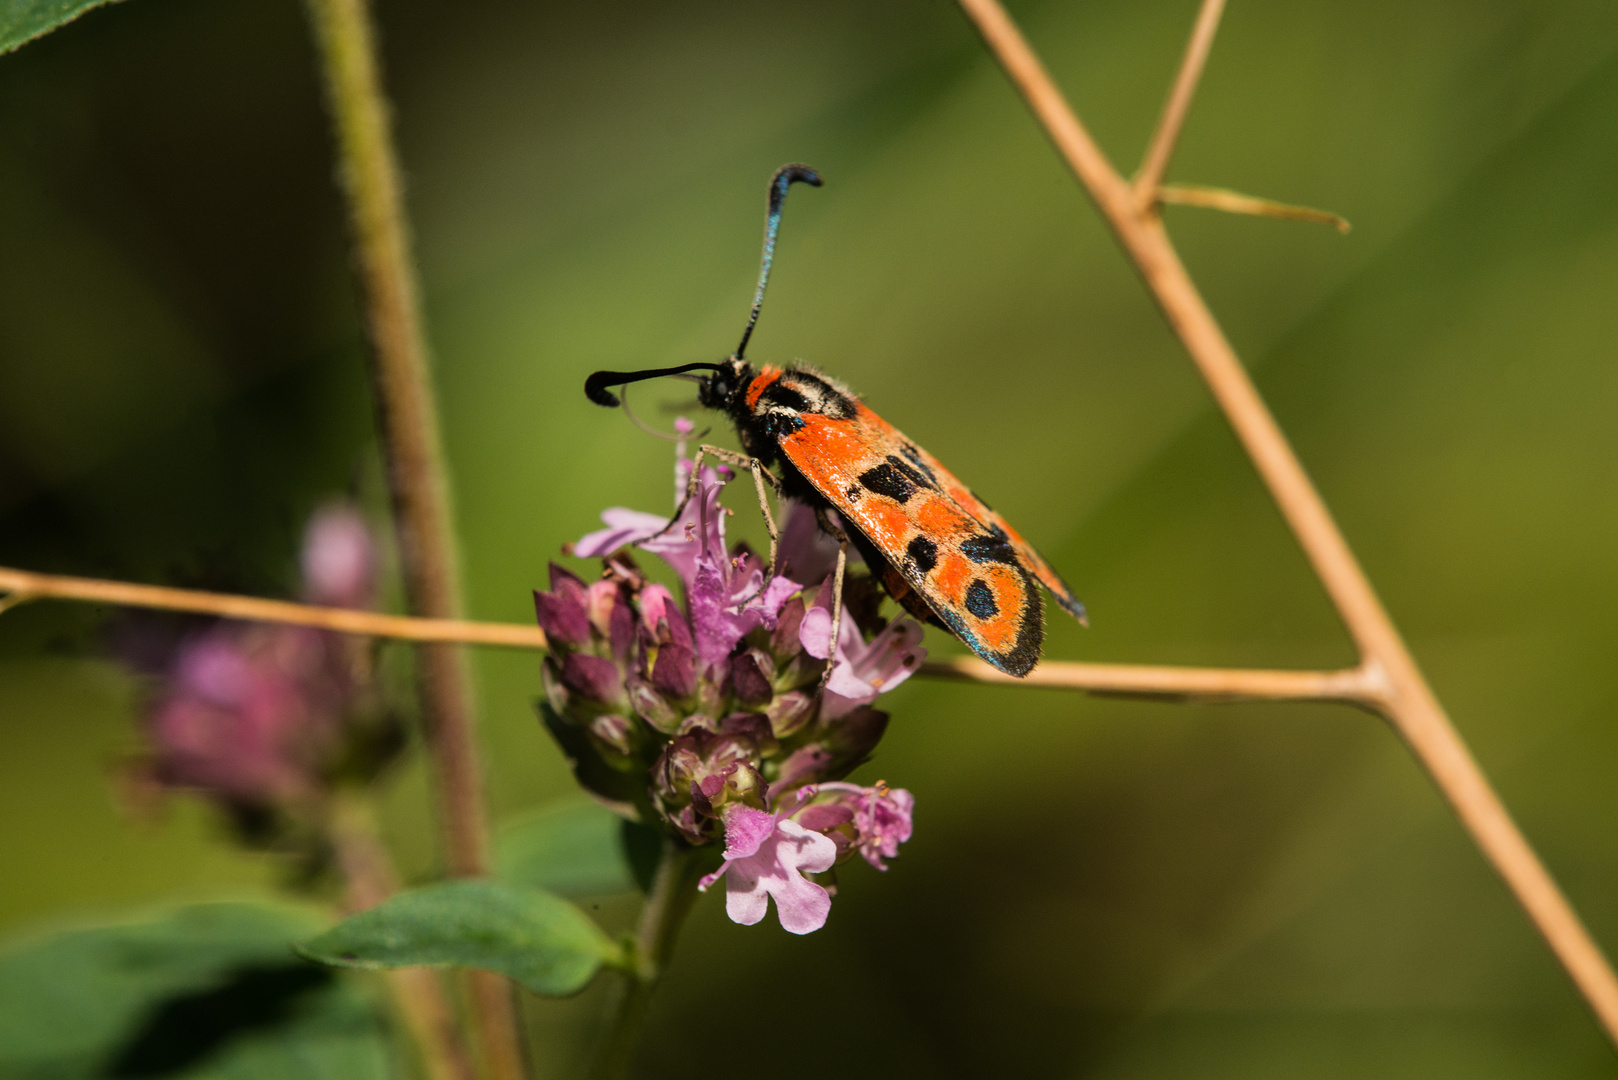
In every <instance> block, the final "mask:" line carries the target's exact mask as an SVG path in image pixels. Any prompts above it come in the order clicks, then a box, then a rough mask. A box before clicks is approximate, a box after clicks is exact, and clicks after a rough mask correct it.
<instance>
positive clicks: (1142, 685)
mask: <svg viewBox="0 0 1618 1080" xmlns="http://www.w3.org/2000/svg"><path fill="white" fill-rule="evenodd" d="M917 674H920V675H931V676H934V677H936V678H943V679H961V680H965V681H969V682H984V683H998V684H1004V685H1010V686H1030V687H1046V688H1051V689H1060V690H1085V691H1088V692H1089V693H1092V694H1104V695H1107V696H1111V697H1140V698H1159V699H1165V700H1172V701H1254V700H1264V701H1339V702H1346V703H1348V704H1351V705H1360V706H1364V707H1367V708H1370V707H1374V705H1375V703H1376V702H1377V701H1378V699H1379V696H1380V686H1379V680H1378V678H1377V677H1376V675H1375V673H1374V672H1371V671H1367V670H1366V669H1364V668H1349V669H1346V670H1342V671H1274V670H1263V669H1256V668H1192V667H1156V666H1148V665H1144V664H1081V663H1074V662H1071V661H1064V660H1044V661H1041V662H1040V665H1039V666H1038V667H1036V668H1035V669H1034V670H1033V671H1031V672H1029V673H1028V674H1027V675H1025V676H1023V677H1022V678H1020V679H1018V678H1013V677H1012V676H1010V675H1007V674H1005V673H1003V672H1000V671H996V670H995V669H994V668H993V667H990V666H989V665H988V664H986V663H984V662H983V661H982V660H979V659H978V658H977V657H975V656H962V657H954V658H952V659H948V660H929V661H927V662H925V663H924V664H922V666H921V669H920V670H919V671H918V672H917Z"/></svg>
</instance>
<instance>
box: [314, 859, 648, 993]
mask: <svg viewBox="0 0 1618 1080" xmlns="http://www.w3.org/2000/svg"><path fill="white" fill-rule="evenodd" d="M298 951H299V952H300V953H302V954H303V955H304V956H307V957H309V958H310V959H311V960H318V961H320V962H321V963H323V964H332V965H334V966H337V967H358V968H395V967H412V966H416V965H430V966H450V967H469V968H482V969H484V970H487V971H498V972H500V973H501V974H502V975H507V976H510V977H511V978H513V979H515V980H517V981H518V982H520V983H522V984H523V985H524V986H526V987H528V989H530V990H532V991H533V992H534V993H536V994H545V995H548V996H551V997H565V996H567V995H569V994H576V993H578V992H579V991H580V990H583V989H584V988H585V986H587V985H589V982H590V980H591V979H592V978H594V977H595V973H596V972H597V971H598V970H599V969H600V968H601V966H602V965H603V964H608V965H612V966H621V965H622V964H623V963H624V957H623V950H622V949H620V948H619V947H618V945H617V944H616V943H615V942H613V940H612V939H611V938H609V937H607V935H606V934H605V933H603V932H602V930H601V928H600V927H599V926H597V925H596V924H595V923H594V922H592V921H591V920H590V919H589V917H588V916H586V915H585V914H584V913H583V912H582V911H580V910H579V909H578V908H576V907H574V906H573V905H572V904H570V903H568V902H567V901H566V900H563V899H562V898H561V897H559V896H555V895H553V894H551V893H548V892H545V891H544V890H542V889H533V888H527V887H524V886H520V885H510V884H507V883H505V882H499V881H448V882H443V883H441V884H437V885H429V886H427V887H426V888H422V889H412V890H411V891H409V892H405V893H400V894H399V895H398V896H395V897H394V898H393V899H391V900H389V901H388V902H387V903H385V904H382V905H381V906H379V907H375V908H372V909H371V910H370V911H364V912H361V913H360V914H358V915H355V916H354V917H353V918H350V919H346V920H344V921H343V922H341V923H339V924H338V925H337V926H336V927H334V928H332V929H331V930H328V931H327V932H326V933H324V934H321V935H320V936H319V937H317V938H315V939H314V940H313V941H310V942H307V943H306V944H303V945H300V946H298Z"/></svg>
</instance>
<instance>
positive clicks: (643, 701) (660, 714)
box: [626, 675, 680, 735]
mask: <svg viewBox="0 0 1618 1080" xmlns="http://www.w3.org/2000/svg"><path fill="white" fill-rule="evenodd" d="M626 688H627V689H628V691H629V705H630V707H631V708H632V709H634V710H635V715H636V716H639V717H640V718H641V719H642V720H644V721H646V722H647V723H648V724H650V725H651V726H652V727H654V728H656V729H657V730H658V731H661V732H662V733H663V734H665V735H672V734H674V732H675V730H676V729H678V728H679V726H680V714H679V713H677V712H675V711H674V707H673V706H672V705H670V704H669V703H668V701H667V700H665V699H664V697H663V695H662V694H659V693H658V692H657V689H656V688H655V687H654V686H652V684H651V683H649V682H647V681H646V680H645V679H642V678H641V677H640V676H638V675H634V676H631V677H630V679H629V681H628V683H627V684H626Z"/></svg>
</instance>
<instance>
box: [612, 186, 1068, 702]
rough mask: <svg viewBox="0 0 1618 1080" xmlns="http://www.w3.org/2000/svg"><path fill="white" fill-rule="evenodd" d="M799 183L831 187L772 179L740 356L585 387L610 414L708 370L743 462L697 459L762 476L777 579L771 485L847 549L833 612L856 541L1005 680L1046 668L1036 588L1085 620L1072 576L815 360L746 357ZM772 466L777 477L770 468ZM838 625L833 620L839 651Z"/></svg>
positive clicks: (708, 396) (704, 400) (619, 374)
mask: <svg viewBox="0 0 1618 1080" xmlns="http://www.w3.org/2000/svg"><path fill="white" fill-rule="evenodd" d="M796 182H802V183H805V184H809V185H811V186H813V187H819V186H820V184H821V179H820V176H819V174H818V173H816V172H815V171H814V170H813V169H811V168H809V167H808V166H806V165H784V166H782V167H781V168H780V169H778V170H776V173H775V175H774V176H773V177H771V178H770V190H769V212H768V216H767V218H766V220H765V227H764V259H763V265H762V267H761V268H760V270H759V276H758V288H757V289H756V290H755V292H754V293H753V310H752V313H751V314H750V315H749V317H748V320H747V328H746V329H745V330H744V331H743V332H742V340H741V344H740V345H738V346H737V347H736V351H735V352H734V353H733V354H731V356H730V358H729V359H727V360H725V361H724V362H723V363H718V364H707V363H697V364H684V365H681V366H679V367H672V368H657V369H652V370H646V371H598V372H596V373H595V374H593V375H591V376H590V377H589V379H588V380H586V381H585V384H584V392H585V393H586V394H587V395H588V396H589V398H590V400H591V401H593V402H595V403H596V404H598V405H605V406H609V407H611V406H616V405H618V404H619V400H618V398H617V396H616V395H614V394H613V393H612V392H611V391H610V390H609V389H608V387H613V386H623V385H626V384H628V383H632V382H639V381H641V380H643V379H655V378H659V377H662V376H667V375H684V374H685V373H687V372H691V371H699V370H706V371H709V372H710V374H708V375H706V376H702V377H696V381H697V383H698V389H697V399H698V401H699V402H701V404H702V405H704V406H706V407H708V408H711V409H717V410H719V411H720V412H723V413H725V414H726V415H727V416H728V417H729V418H730V420H731V422H732V423H733V424H735V426H736V434H737V435H738V437H739V438H740V439H741V444H742V449H743V451H744V452H745V453H743V454H736V453H735V452H734V451H730V450H726V449H724V448H722V447H716V446H708V445H704V446H703V447H702V448H701V449H700V450H699V451H698V454H697V463H696V464H697V466H698V467H700V464H701V458H702V457H703V456H704V455H708V456H712V457H715V458H717V459H719V460H722V461H728V462H731V463H732V464H735V465H738V466H740V467H742V468H745V469H748V470H750V471H751V472H752V474H753V479H754V483H755V485H756V486H757V488H758V495H759V503H760V506H761V507H762V508H763V511H764V516H765V521H766V524H767V525H768V527H769V530H770V540H771V544H770V566H771V571H772V573H773V572H774V570H775V539H776V529H775V522H774V519H773V516H772V515H771V514H770V509H769V503H768V501H767V500H766V499H765V495H764V485H765V483H766V481H767V482H768V483H769V484H770V486H772V487H774V488H775V490H776V491H777V492H779V493H780V494H782V495H784V496H786V497H788V498H791V499H797V500H799V501H801V502H804V503H806V504H808V505H810V506H812V507H814V508H815V509H816V511H817V512H818V513H819V515H820V522H821V526H822V528H824V529H826V531H828V532H829V533H831V534H832V535H833V536H835V537H836V538H837V539H838V540H839V541H840V543H841V547H840V550H839V552H838V560H837V570H836V573H835V575H834V577H833V600H832V610H834V611H837V610H840V609H841V603H842V587H843V570H844V567H845V566H846V562H847V552H848V545H849V543H850V542H852V543H853V544H854V546H855V547H856V548H857V549H858V550H859V553H860V555H861V556H862V557H863V558H864V560H865V563H866V565H867V566H869V567H870V568H871V572H872V574H873V575H874V576H875V577H876V578H877V580H879V581H880V582H881V583H882V585H883V587H884V588H886V589H887V591H888V593H889V594H890V595H891V596H892V597H893V598H894V599H895V600H897V601H898V602H899V603H900V604H901V605H902V606H903V607H904V608H905V609H906V610H907V611H909V612H910V613H911V614H912V615H914V616H916V617H917V618H919V619H922V620H924V621H926V622H929V623H932V624H933V625H935V626H940V627H943V628H944V629H947V630H949V631H951V632H952V633H954V634H955V636H956V637H958V638H960V639H961V640H962V641H964V642H965V643H966V644H967V645H968V646H969V647H970V648H971V649H972V651H973V652H975V653H977V654H978V655H979V656H981V657H982V658H983V659H984V660H987V661H988V662H989V663H990V664H993V665H994V666H995V667H997V668H999V669H1000V670H1001V671H1004V672H1005V673H1007V674H1008V675H1016V676H1022V675H1026V674H1028V672H1029V671H1030V670H1031V669H1032V668H1033V666H1034V664H1035V663H1037V662H1038V660H1039V652H1040V645H1041V643H1042V642H1043V640H1044V633H1045V629H1044V615H1043V611H1042V605H1041V598H1040V595H1039V590H1038V588H1037V586H1036V584H1035V583H1036V582H1037V583H1039V584H1040V585H1044V586H1045V588H1047V589H1049V590H1050V592H1051V595H1052V596H1054V597H1055V598H1056V602H1057V603H1058V604H1060V605H1061V606H1062V608H1063V609H1065V610H1066V611H1067V612H1068V613H1069V614H1071V615H1073V616H1074V617H1075V618H1077V619H1078V620H1079V621H1080V622H1083V621H1084V618H1085V616H1084V605H1083V604H1081V603H1080V602H1079V601H1078V600H1077V599H1076V598H1075V597H1074V595H1073V591H1072V590H1071V589H1070V588H1068V586H1067V583H1066V582H1064V581H1063V580H1062V578H1061V576H1060V575H1058V574H1057V573H1056V571H1055V570H1054V569H1052V568H1051V565H1050V564H1049V563H1047V562H1046V561H1045V560H1044V559H1043V558H1041V557H1040V554H1039V553H1038V552H1037V551H1035V550H1034V549H1033V547H1032V545H1030V544H1029V543H1028V541H1026V540H1024V539H1023V538H1022V537H1021V536H1020V535H1019V534H1018V533H1017V531H1016V530H1015V529H1013V528H1012V527H1011V526H1010V525H1009V524H1007V523H1006V520H1005V519H1004V518H1002V517H1001V516H1000V515H999V514H997V513H995V512H994V511H993V510H991V509H989V506H988V504H987V503H985V502H984V501H983V500H982V499H980V498H978V497H977V495H975V494H973V492H972V491H971V490H970V489H969V488H968V487H967V486H966V485H965V484H963V483H961V482H960V481H959V480H957V479H956V478H955V476H954V475H953V474H952V473H951V472H950V471H949V470H948V469H946V468H944V466H943V465H941V464H939V462H938V459H937V458H934V457H933V456H932V455H931V454H929V453H927V451H925V450H923V449H921V448H920V447H919V446H917V445H916V444H915V443H914V442H912V441H911V440H909V439H907V438H906V437H905V436H904V434H903V433H902V432H900V431H899V429H897V428H895V427H894V426H893V425H892V424H890V423H888V422H887V421H886V420H884V419H882V418H881V417H880V416H878V415H877V414H876V413H874V412H872V411H871V410H870V409H869V408H868V407H867V406H866V405H865V403H864V402H862V401H860V399H859V398H858V397H856V396H855V395H854V394H853V392H852V391H850V390H849V389H848V388H847V387H846V386H844V385H843V384H841V383H840V382H838V381H837V380H835V379H832V378H830V377H828V376H826V375H824V374H822V373H821V372H819V371H817V370H816V369H814V368H812V367H809V366H807V365H802V364H797V365H793V366H790V367H777V366H776V365H773V364H764V365H760V366H758V367H755V366H754V365H753V364H752V363H751V362H750V361H748V360H747V359H745V354H746V351H747V341H748V338H750V337H751V336H752V334H753V327H754V326H755V325H756V324H757V322H758V316H759V310H760V308H761V307H762V306H763V304H764V288H765V286H766V285H767V284H768V283H769V279H770V264H771V263H772V262H773V261H774V258H775V240H776V236H777V235H778V233H779V232H780V228H781V207H782V204H783V203H784V202H785V200H786V193H787V189H788V188H789V187H790V186H791V185H792V184H793V183H796ZM687 377H688V378H692V376H687ZM774 465H778V466H779V474H778V475H777V474H772V473H771V472H770V471H769V469H770V467H771V466H774ZM696 476H697V470H696V468H693V469H692V472H691V487H690V489H689V491H688V494H687V497H688V498H689V497H690V496H691V494H693V493H694V492H695V490H696ZM827 510H835V511H836V512H837V516H838V517H839V518H841V519H842V521H843V522H844V523H846V524H847V525H848V526H849V529H848V532H847V533H846V534H845V533H844V532H843V530H841V529H839V528H837V526H836V525H835V524H834V523H833V522H832V521H831V520H830V519H829V518H828V517H827V515H826V511H827ZM675 516H676V518H678V516H679V515H678V514H676V515H675ZM840 621H841V620H834V621H833V623H832V627H833V635H834V636H833V640H832V648H833V650H835V648H836V638H835V634H836V632H837V626H838V624H839V622H840ZM833 655H835V651H834V652H833Z"/></svg>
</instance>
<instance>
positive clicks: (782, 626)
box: [770, 595, 804, 659]
mask: <svg viewBox="0 0 1618 1080" xmlns="http://www.w3.org/2000/svg"><path fill="white" fill-rule="evenodd" d="M803 610H804V608H803V597H802V596H801V595H799V596H794V597H793V598H792V599H790V600H788V601H787V602H786V603H785V604H784V605H783V606H782V608H781V614H780V615H779V616H777V618H776V621H775V629H774V630H773V631H771V632H770V651H771V652H773V653H774V654H775V655H776V656H777V657H779V658H781V659H785V658H787V657H789V656H795V655H796V654H797V653H799V652H801V651H802V649H803V643H802V642H801V641H800V640H799V639H798V631H799V628H800V627H801V626H802V625H803Z"/></svg>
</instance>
